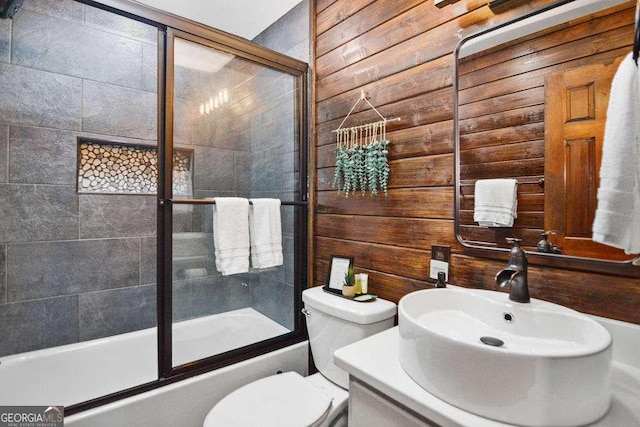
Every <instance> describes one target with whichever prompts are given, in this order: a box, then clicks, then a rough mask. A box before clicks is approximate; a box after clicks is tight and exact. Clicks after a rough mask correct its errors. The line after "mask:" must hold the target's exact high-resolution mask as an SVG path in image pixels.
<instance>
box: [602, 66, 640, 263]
mask: <svg viewBox="0 0 640 427" xmlns="http://www.w3.org/2000/svg"><path fill="white" fill-rule="evenodd" d="M639 80H640V76H639V71H638V67H637V66H636V64H635V62H634V61H633V59H632V57H631V54H629V55H627V57H626V58H624V60H623V61H622V62H621V63H620V66H619V67H618V70H617V71H616V75H615V76H614V78H613V82H612V83H611V92H610V93H611V95H610V96H609V107H608V108H607V122H606V124H605V128H604V144H603V147H602V163H601V164H600V188H599V189H598V207H597V209H596V215H595V218H594V221H593V228H592V230H593V237H592V238H593V241H594V242H599V243H603V244H605V245H609V246H613V247H616V248H620V249H624V251H625V253H627V254H637V253H640V83H639Z"/></svg>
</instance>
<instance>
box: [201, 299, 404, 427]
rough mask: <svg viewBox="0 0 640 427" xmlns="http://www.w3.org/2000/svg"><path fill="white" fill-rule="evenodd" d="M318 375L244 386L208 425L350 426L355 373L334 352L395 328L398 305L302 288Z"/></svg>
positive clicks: (213, 411) (287, 376)
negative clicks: (351, 376) (351, 381)
mask: <svg viewBox="0 0 640 427" xmlns="http://www.w3.org/2000/svg"><path fill="white" fill-rule="evenodd" d="M302 301H303V302H304V306H305V308H304V310H303V311H304V312H305V314H306V316H307V328H308V330H309V341H310V343H311V352H312V354H313V359H314V362H315V365H316V367H317V368H318V370H319V371H320V372H319V373H317V374H314V375H311V376H308V377H302V376H301V375H300V374H298V373H296V372H286V373H284V374H279V375H272V376H270V377H267V378H262V379H260V380H257V381H254V382H252V383H250V384H247V385H245V386H243V387H240V388H239V389H237V390H236V391H234V392H233V393H231V394H229V395H227V396H226V397H225V398H224V399H222V400H221V401H220V402H218V403H217V404H216V406H214V407H213V409H211V411H209V414H208V415H207V418H206V419H205V420H204V427H234V426H238V427H252V426H260V427H287V426H291V427H307V426H314V427H315V426H322V427H325V426H326V427H339V426H346V425H347V400H348V397H349V392H348V391H347V390H348V388H349V376H348V374H347V372H345V371H343V370H342V369H340V368H338V367H337V366H336V365H335V364H334V363H333V352H334V351H336V350H337V349H339V348H340V347H344V346H345V345H347V344H351V343H353V342H356V341H359V340H361V339H363V338H366V337H368V336H370V335H373V334H376V333H378V332H381V331H383V330H385V329H387V328H390V327H392V326H393V323H394V316H395V314H396V305H395V304H394V303H392V302H390V301H385V300H383V299H380V298H378V299H377V300H375V301H373V302H355V301H351V300H348V299H345V298H341V297H339V296H335V295H331V294H329V293H327V292H325V291H323V290H322V288H321V287H319V286H318V287H314V288H310V289H306V290H304V291H303V292H302Z"/></svg>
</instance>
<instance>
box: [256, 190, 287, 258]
mask: <svg viewBox="0 0 640 427" xmlns="http://www.w3.org/2000/svg"><path fill="white" fill-rule="evenodd" d="M251 204H252V206H251V207H250V208H249V229H250V233H251V266H252V267H253V268H269V267H276V266H278V265H282V263H283V256H282V220H281V218H280V200H278V199H251Z"/></svg>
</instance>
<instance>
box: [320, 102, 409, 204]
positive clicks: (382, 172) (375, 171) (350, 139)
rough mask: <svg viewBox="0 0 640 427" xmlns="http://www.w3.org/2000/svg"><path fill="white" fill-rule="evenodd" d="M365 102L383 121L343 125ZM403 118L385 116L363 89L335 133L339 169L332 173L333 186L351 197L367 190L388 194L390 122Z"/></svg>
mask: <svg viewBox="0 0 640 427" xmlns="http://www.w3.org/2000/svg"><path fill="white" fill-rule="evenodd" d="M362 101H364V102H366V103H367V104H368V105H369V107H371V109H373V111H375V112H376V114H377V115H378V116H379V117H380V120H378V121H375V122H372V123H367V124H364V125H359V126H353V127H348V128H343V127H342V125H344V122H346V121H347V119H348V118H349V116H350V115H351V113H352V112H353V111H354V110H355V108H356V107H357V106H358V105H359V104H360V102H362ZM398 120H400V118H399V117H396V118H393V119H387V118H385V117H384V116H383V115H382V114H380V112H379V111H378V110H377V109H376V107H374V106H373V104H371V102H369V100H368V99H367V97H366V96H365V93H364V91H361V92H360V98H359V99H358V101H356V103H355V104H354V105H353V107H351V110H349V113H347V116H346V117H345V118H344V120H342V123H340V126H338V129H335V130H334V131H332V132H334V133H335V134H336V170H335V173H334V176H333V188H336V189H337V190H338V193H340V192H342V193H344V195H345V197H349V194H350V193H355V192H357V191H360V192H361V193H362V195H363V196H364V195H365V193H366V192H367V190H369V192H370V193H371V195H372V196H375V195H377V194H378V190H380V191H383V192H384V195H385V196H387V192H388V184H389V173H390V168H389V161H388V160H387V154H388V153H389V151H388V150H387V146H388V145H389V141H388V140H387V123H389V122H395V121H398Z"/></svg>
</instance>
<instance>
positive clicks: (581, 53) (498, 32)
mask: <svg viewBox="0 0 640 427" xmlns="http://www.w3.org/2000/svg"><path fill="white" fill-rule="evenodd" d="M635 13H636V1H621V0H575V1H560V2H557V3H554V4H552V5H550V6H548V7H544V8H542V9H539V10H536V11H533V12H531V13H529V14H527V15H524V16H522V17H519V18H517V19H515V20H512V21H509V22H506V23H504V24H501V25H499V26H496V27H493V28H490V29H488V30H485V31H482V32H480V33H477V34H474V35H471V36H469V37H466V38H464V39H463V40H461V41H460V43H459V44H458V46H457V47H456V50H455V52H454V131H455V149H454V157H455V232H456V236H457V239H458V240H459V242H460V243H461V244H462V246H463V248H464V249H465V251H466V252H467V253H470V254H473V255H474V256H485V257H500V256H501V254H503V253H504V251H506V250H507V248H508V244H507V242H506V238H507V237H517V238H521V239H522V240H523V246H524V247H525V249H526V250H527V253H528V255H529V259H530V262H532V263H534V264H541V265H548V266H556V267H562V268H570V269H579V270H585V271H594V272H606V273H610V274H615V275H624V276H633V277H640V267H637V266H635V265H634V263H635V264H638V263H640V258H638V256H637V255H628V254H625V253H624V252H623V251H622V250H618V249H615V248H610V247H608V246H604V245H600V244H598V243H595V242H593V241H592V240H591V225H592V223H593V216H594V213H595V209H596V193H597V189H598V184H599V183H598V174H599V169H600V158H601V153H602V140H603V135H604V123H605V119H606V111H607V106H608V99H609V90H610V87H611V80H612V78H613V76H614V74H615V72H616V70H617V67H618V64H619V63H620V61H621V60H622V58H623V57H624V56H626V55H627V54H628V53H629V52H631V49H632V46H633V36H634V20H635ZM491 178H515V179H516V180H517V181H518V186H517V187H518V189H517V200H518V204H517V218H516V219H515V221H514V224H513V226H512V227H486V226H480V225H479V224H478V223H477V222H474V220H473V209H474V186H475V182H476V181H477V180H479V179H491ZM549 231H552V234H551V235H549V237H548V239H549V241H550V242H551V243H552V245H553V247H554V250H555V252H556V253H539V252H537V251H536V246H537V243H538V242H539V241H540V240H541V239H542V234H543V233H545V232H549Z"/></svg>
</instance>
